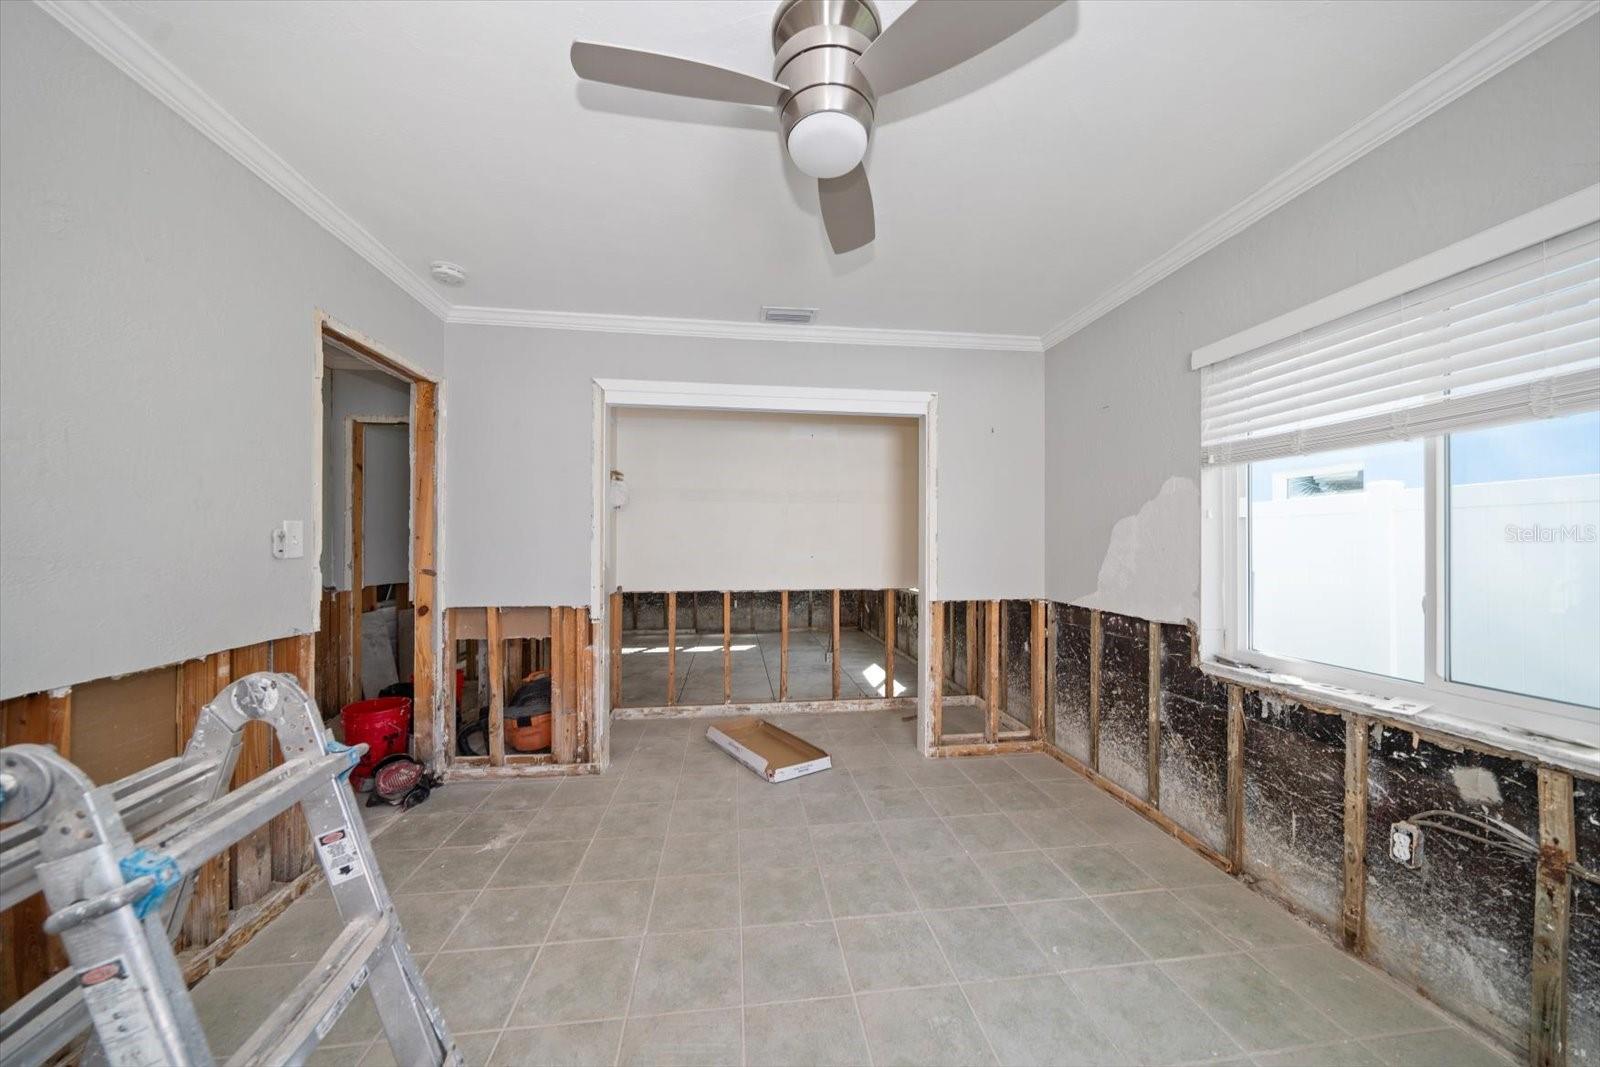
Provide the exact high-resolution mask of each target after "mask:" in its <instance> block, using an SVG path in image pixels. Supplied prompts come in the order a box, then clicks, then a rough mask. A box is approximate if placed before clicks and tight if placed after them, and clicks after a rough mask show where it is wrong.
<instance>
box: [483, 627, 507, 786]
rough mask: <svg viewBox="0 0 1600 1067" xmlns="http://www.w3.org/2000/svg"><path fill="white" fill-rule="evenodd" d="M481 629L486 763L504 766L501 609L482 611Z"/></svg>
mask: <svg viewBox="0 0 1600 1067" xmlns="http://www.w3.org/2000/svg"><path fill="white" fill-rule="evenodd" d="M483 610H484V619H483V623H484V629H485V630H486V631H487V632H488V634H489V636H488V639H487V644H488V651H489V725H488V727H487V733H488V737H487V738H485V740H486V741H487V742H488V744H489V762H490V763H491V764H493V765H494V766H496V767H503V766H504V765H505V762H506V669H505V655H506V643H505V641H504V640H503V639H502V638H501V636H500V609H499V608H484V609H483Z"/></svg>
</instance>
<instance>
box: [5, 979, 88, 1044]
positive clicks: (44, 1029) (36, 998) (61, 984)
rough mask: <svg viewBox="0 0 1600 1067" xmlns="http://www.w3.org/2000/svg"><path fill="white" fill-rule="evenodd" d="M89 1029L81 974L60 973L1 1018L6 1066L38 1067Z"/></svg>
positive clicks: (35, 989)
mask: <svg viewBox="0 0 1600 1067" xmlns="http://www.w3.org/2000/svg"><path fill="white" fill-rule="evenodd" d="M88 1026H89V1009H88V1006H87V1005H85V1004H84V1002H83V990H81V989H79V988H78V972H77V971H76V970H74V969H73V968H70V967H69V968H67V969H66V970H64V971H58V972H56V973H55V974H53V975H51V976H50V977H49V979H47V980H46V981H45V982H44V983H43V984H42V985H39V986H36V987H35V988H34V990H33V991H32V992H31V993H29V994H28V995H27V996H25V997H23V998H22V999H21V1000H19V1001H17V1002H16V1003H15V1004H13V1005H11V1007H9V1008H7V1009H6V1010H5V1013H4V1014H3V1015H0V1049H4V1050H5V1062H6V1067H38V1065H39V1064H42V1063H45V1062H46V1061H48V1060H49V1059H50V1057H51V1056H53V1055H55V1053H56V1051H57V1050H58V1049H60V1048H61V1047H62V1046H64V1045H65V1044H66V1043H67V1042H68V1041H70V1040H71V1039H72V1038H73V1036H74V1035H76V1034H79V1033H81V1032H82V1031H83V1030H85V1029H86V1028H87V1027H88Z"/></svg>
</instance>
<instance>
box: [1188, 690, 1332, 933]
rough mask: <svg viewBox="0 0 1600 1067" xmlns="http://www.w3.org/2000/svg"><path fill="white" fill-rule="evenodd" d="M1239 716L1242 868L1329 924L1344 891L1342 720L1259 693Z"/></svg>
mask: <svg viewBox="0 0 1600 1067" xmlns="http://www.w3.org/2000/svg"><path fill="white" fill-rule="evenodd" d="M1244 719H1245V730H1244V842H1245V844H1244V856H1245V871H1246V872H1247V873H1248V874H1250V875H1252V876H1254V877H1255V878H1258V879H1260V881H1261V884H1262V887H1263V888H1264V889H1266V890H1268V891H1269V892H1270V893H1271V895H1273V896H1275V897H1277V898H1278V899H1279V900H1282V901H1283V902H1284V903H1286V904H1288V905H1290V906H1291V907H1293V908H1295V909H1296V910H1298V911H1303V912H1307V913H1309V914H1311V915H1314V916H1316V917H1317V918H1319V919H1321V920H1322V921H1323V922H1325V923H1327V924H1329V925H1330V926H1332V925H1334V924H1335V923H1336V922H1337V921H1338V918H1339V906H1340V901H1341V899H1342V895H1343V891H1344V867H1343V865H1344V733H1345V727H1344V719H1343V718H1341V717H1340V716H1338V715H1329V714H1327V713H1325V712H1319V711H1313V710H1311V709H1310V708H1307V707H1304V706H1303V705H1300V704H1296V703H1294V702H1293V701H1288V700H1282V699H1280V698H1278V697H1276V696H1272V695H1269V694H1262V693H1256V692H1247V693H1246V694H1245V696H1244ZM1162 788H1163V790H1165V788H1166V783H1165V782H1163V783H1162Z"/></svg>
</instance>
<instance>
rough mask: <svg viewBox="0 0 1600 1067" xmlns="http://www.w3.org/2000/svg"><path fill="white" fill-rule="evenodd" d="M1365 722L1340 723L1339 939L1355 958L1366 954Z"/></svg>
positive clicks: (1353, 719)
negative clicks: (1341, 869)
mask: <svg viewBox="0 0 1600 1067" xmlns="http://www.w3.org/2000/svg"><path fill="white" fill-rule="evenodd" d="M1370 729H1371V728H1370V726H1369V725H1368V723H1367V721H1366V720H1365V719H1364V718H1362V717H1361V716H1359V715H1350V716H1347V717H1346V718H1345V721H1344V892H1343V896H1342V898H1341V901H1340V905H1339V927H1340V938H1341V940H1342V941H1343V942H1344V947H1345V948H1346V949H1348V950H1349V951H1351V952H1354V953H1355V954H1356V955H1358V956H1362V955H1365V954H1366V951H1367V745H1368V739H1369V738H1370V736H1371V734H1370V733H1369V731H1370Z"/></svg>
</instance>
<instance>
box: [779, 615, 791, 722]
mask: <svg viewBox="0 0 1600 1067" xmlns="http://www.w3.org/2000/svg"><path fill="white" fill-rule="evenodd" d="M778 611H779V614H780V617H779V619H778V699H779V700H788V699H789V590H787V589H785V590H783V591H781V592H780V593H779V594H778Z"/></svg>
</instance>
